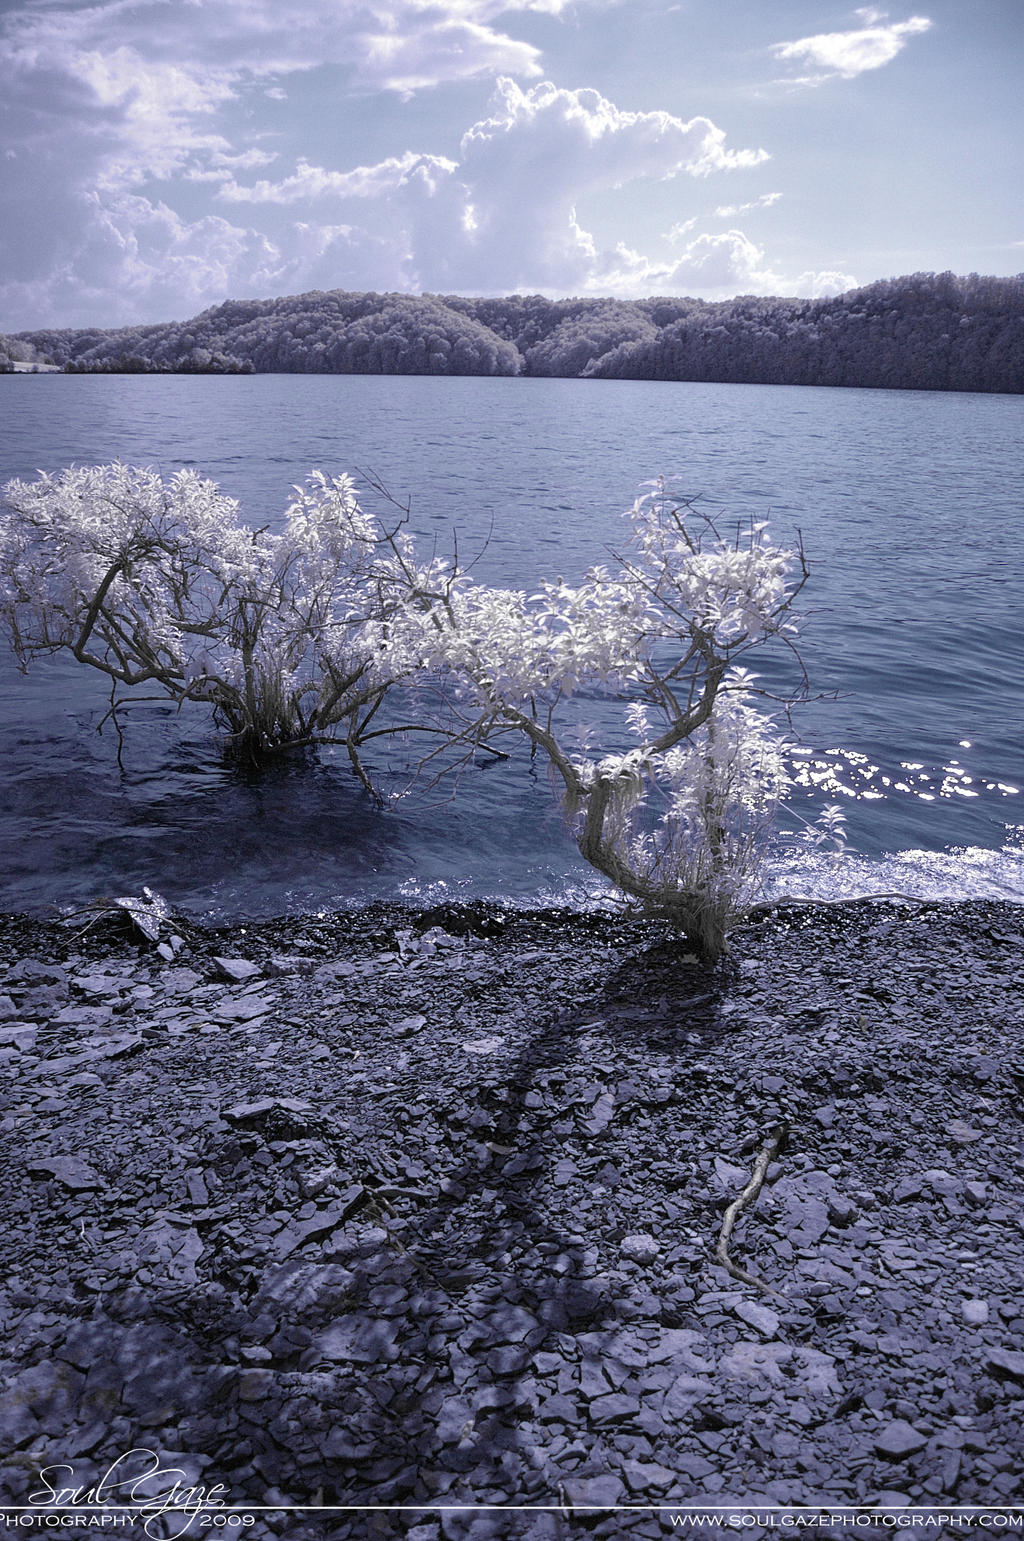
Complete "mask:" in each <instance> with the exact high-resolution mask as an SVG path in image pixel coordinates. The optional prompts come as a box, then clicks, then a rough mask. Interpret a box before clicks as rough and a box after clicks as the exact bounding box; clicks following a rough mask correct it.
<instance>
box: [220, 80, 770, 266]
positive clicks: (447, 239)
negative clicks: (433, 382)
mask: <svg viewBox="0 0 1024 1541" xmlns="http://www.w3.org/2000/svg"><path fill="white" fill-rule="evenodd" d="M767 158H768V156H767V152H766V151H765V150H762V149H756V150H749V149H732V148H730V147H728V146H727V144H726V136H725V134H724V132H723V131H722V130H721V129H720V128H718V127H717V126H716V125H715V124H714V123H712V122H711V120H710V119H709V118H704V117H695V118H691V119H690V120H689V121H684V120H683V119H681V118H678V117H675V116H674V115H673V114H671V113H668V112H624V111H622V110H621V109H620V108H618V107H617V106H616V105H615V104H614V103H613V102H610V101H609V100H608V99H607V98H606V97H604V96H602V95H601V94H600V93H599V92H597V91H594V90H589V89H586V88H584V89H580V90H574V91H570V90H564V89H560V88H558V87H557V86H554V85H552V84H551V82H549V81H545V82H543V83H542V84H540V85H537V86H534V87H533V88H532V89H529V90H524V89H523V88H521V87H520V86H519V85H517V84H516V82H515V81H513V80H510V79H508V78H504V79H502V80H500V81H499V82H498V85H497V88H496V92H495V97H494V101H493V107H492V113H491V116H489V117H487V118H484V119H482V120H480V121H479V122H477V123H474V124H473V125H472V126H471V127H470V128H469V129H467V131H466V132H465V134H464V135H463V136H462V141H461V145H460V150H459V160H458V162H455V161H452V160H448V159H446V158H444V157H441V156H431V155H421V154H416V153H415V152H413V151H408V152H406V154H404V155H402V156H396V157H391V158H389V159H387V160H385V161H381V162H379V163H378V164H376V165H373V166H359V167H356V168H354V169H353V170H351V171H330V170H327V169H325V168H323V167H317V166H313V165H310V164H309V163H308V162H305V161H303V162H300V163H299V165H298V167H297V169H296V171H295V172H294V173H293V174H292V175H291V176H288V177H284V178H282V179H281V180H280V181H276V182H273V181H270V180H267V179H261V180H260V181H258V182H255V183H252V184H251V185H249V186H245V185H243V184H240V183H238V182H237V181H234V180H232V181H230V182H225V183H224V185H223V187H222V188H221V189H220V193H219V196H220V198H221V199H223V200H226V201H230V202H233V203H243V202H248V203H279V204H294V203H299V202H305V203H306V204H308V205H310V206H315V205H316V204H317V203H326V204H327V205H328V206H329V207H336V206H337V205H338V204H344V203H346V202H347V201H349V200H363V201H364V202H369V203H376V204H377V205H378V208H376V209H369V210H365V209H364V210H363V211H362V212H361V213H359V214H357V215H353V216H352V217H353V218H358V219H360V220H361V221H364V222H369V225H370V228H378V227H379V226H380V225H381V224H384V223H387V224H390V227H391V229H392V233H393V236H394V238H395V241H396V244H400V245H402V246H403V247H404V249H405V251H406V252H407V254H408V260H407V279H408V283H409V284H410V285H413V286H417V287H423V288H431V289H436V288H445V287H462V288H468V289H473V290H477V291H479V290H480V289H484V290H490V291H492V292H493V291H494V290H496V289H498V290H501V289H506V290H511V289H516V288H520V287H526V288H535V289H536V288H551V289H560V290H562V291H564V290H566V289H572V288H573V287H575V286H577V285H586V283H587V282H588V281H589V279H590V277H591V275H592V272H593V270H594V267H595V263H596V262H597V253H596V248H595V245H594V241H593V238H592V236H591V235H590V234H589V232H588V231H587V230H586V229H585V228H583V226H582V225H581V223H580V219H579V217H578V213H577V209H578V205H579V204H580V203H581V201H582V200H585V199H586V198H587V197H589V196H591V195H593V194H595V193H599V192H602V191H608V190H613V189H616V188H619V187H622V186H624V185H626V184H627V183H631V182H636V181H640V180H643V179H657V180H660V181H665V180H668V179H671V178H673V177H677V176H681V175H687V176H691V177H701V178H703V177H707V176H710V175H712V174H713V173H715V172H721V171H730V170H734V169H738V168H749V167H753V166H757V165H759V164H760V163H761V162H762V161H764V160H766V159H767Z"/></svg>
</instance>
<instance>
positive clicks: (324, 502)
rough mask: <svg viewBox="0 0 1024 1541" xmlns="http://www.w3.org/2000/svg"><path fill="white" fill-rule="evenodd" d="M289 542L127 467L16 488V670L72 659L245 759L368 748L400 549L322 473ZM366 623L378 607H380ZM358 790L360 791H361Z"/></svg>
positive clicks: (199, 485) (203, 497) (398, 540)
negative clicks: (200, 710) (370, 635)
mask: <svg viewBox="0 0 1024 1541" xmlns="http://www.w3.org/2000/svg"><path fill="white" fill-rule="evenodd" d="M295 494H296V495H295V500H294V502H293V503H292V504H291V505H290V507H289V508H288V509H287V511H286V514H285V529H284V532H283V533H282V534H281V535H273V534H269V533H268V532H267V531H266V530H251V529H249V528H247V527H246V526H245V525H244V524H241V523H240V522H239V520H238V505H237V504H236V503H235V502H234V500H233V499H231V498H228V497H225V496H224V495H223V494H222V493H221V492H220V491H219V490H218V488H217V486H216V485H215V483H213V482H211V481H207V480H204V479H203V478H201V477H200V476H198V475H197V474H196V473H195V472H194V471H188V470H183V471H179V472H177V473H176V474H175V475H174V476H172V477H171V478H170V479H169V480H168V481H167V482H165V481H164V480H163V478H162V477H161V476H160V475H158V473H157V472H155V471H152V470H145V469H139V468H137V467H131V466H126V465H121V464H116V465H108V466H96V467H73V468H71V469H70V470H66V471H64V472H62V473H61V474H60V475H59V476H56V477H53V476H48V475H41V476H40V477H39V478H38V479H37V480H36V481H35V482H31V483H26V482H21V481H14V482H10V483H9V484H8V486H7V487H6V489H5V495H4V506H5V512H4V514H3V516H2V518H0V616H2V618H3V620H4V622H5V623H6V626H7V628H8V630H9V633H10V636H11V640H12V643H13V646H14V649H15V652H16V654H17V656H18V659H19V661H20V663H21V665H22V667H23V668H27V666H28V664H29V663H30V662H31V660H32V659H34V658H36V657H38V656H40V655H42V654H48V653H55V652H58V651H62V650H63V651H68V652H70V653H72V654H73V656H74V657H75V658H77V659H78V660H79V662H81V663H84V664H88V665H90V666H91V667H93V668H95V669H98V670H100V671H101V672H102V673H104V674H105V675H107V677H108V678H109V679H110V681H111V712H112V714H113V716H114V719H115V723H116V714H117V707H118V703H119V697H118V694H117V692H118V689H119V688H120V687H127V688H134V687H139V686H155V687H156V688H157V689H158V690H159V691H160V692H161V693H162V694H164V695H166V696H169V697H170V698H171V699H172V700H174V701H176V702H178V703H179V704H180V703H182V702H184V701H202V702H206V703H208V704H209V705H210V706H211V707H212V709H213V712H214V715H215V717H216V719H217V720H218V722H219V723H221V724H222V725H223V726H224V727H225V728H226V729H227V732H228V734H229V736H230V743H231V745H232V747H233V748H234V749H235V750H236V751H238V752H239V753H240V754H242V755H243V756H245V757H246V758H248V759H250V760H258V759H259V758H261V757H263V756H265V755H267V754H269V753H273V752H276V751H279V750H281V749H285V748H289V747H294V746H298V745H306V744H313V743H318V742H324V741H325V740H327V739H331V740H337V739H341V740H342V741H344V742H345V743H346V744H347V745H348V747H349V752H350V754H351V755H352V758H353V764H354V765H356V767H357V769H359V770H360V774H363V773H362V770H361V767H360V766H359V764H358V758H357V749H358V744H359V740H360V734H361V732H362V731H363V730H364V728H365V726H366V723H367V721H368V720H369V719H370V718H372V716H373V715H374V714H375V712H376V711H377V708H378V707H379V705H380V702H381V699H382V697H383V694H384V692H385V690H386V689H387V687H388V685H389V684H390V683H391V679H390V678H389V677H387V676H386V675H385V674H384V673H383V672H382V670H381V668H380V660H379V659H378V658H377V657H376V656H375V654H374V652H373V649H372V647H369V646H368V645H367V640H366V639H367V627H368V623H369V621H370V620H371V619H373V618H377V619H379V618H380V614H381V613H382V611H381V609H380V607H386V605H387V603H388V595H389V594H390V593H391V592H392V588H393V585H391V584H390V583H389V564H393V563H395V562H396V561H399V560H404V557H405V553H406V550H407V547H408V546H409V544H410V543H409V541H408V537H407V536H405V535H404V534H403V533H402V532H401V531H400V530H399V531H385V530H384V529H383V528H382V527H381V526H380V525H379V524H378V523H377V521H375V520H374V519H373V518H371V517H370V516H369V515H368V514H366V513H364V511H363V510H362V509H361V508H360V506H359V503H358V501H357V499H356V495H355V490H354V487H353V485H352V483H351V482H350V481H349V479H348V478H347V477H335V478H327V477H325V476H324V475H323V474H322V473H321V472H314V473H312V474H311V475H310V477H309V478H308V480H307V482H306V484H305V486H304V487H301V488H296V489H295ZM406 565H407V564H406ZM375 607H376V608H375ZM364 779H365V776H364Z"/></svg>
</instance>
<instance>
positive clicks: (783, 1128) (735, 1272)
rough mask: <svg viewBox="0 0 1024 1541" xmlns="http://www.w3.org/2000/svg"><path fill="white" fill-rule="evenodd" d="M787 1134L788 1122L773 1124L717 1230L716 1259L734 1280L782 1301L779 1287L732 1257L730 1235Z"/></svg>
mask: <svg viewBox="0 0 1024 1541" xmlns="http://www.w3.org/2000/svg"><path fill="white" fill-rule="evenodd" d="M788 1133H789V1125H788V1124H785V1123H782V1124H775V1125H774V1126H773V1128H772V1131H771V1137H770V1138H769V1139H768V1141H767V1142H766V1143H765V1144H764V1145H763V1146H762V1147H761V1152H760V1154H759V1156H758V1158H757V1160H756V1161H755V1163H754V1170H753V1173H752V1174H751V1178H750V1181H749V1182H748V1183H747V1186H746V1187H745V1188H744V1190H743V1192H742V1193H741V1194H740V1196H739V1198H738V1199H734V1200H733V1202H732V1203H731V1204H730V1205H729V1208H728V1209H727V1210H726V1211H725V1214H724V1216H723V1218H722V1229H721V1230H720V1231H719V1233H718V1244H717V1246H716V1247H715V1261H716V1262H718V1263H721V1265H722V1267H723V1268H724V1269H725V1271H726V1273H728V1274H731V1275H732V1277H733V1278H734V1279H740V1280H741V1281H742V1282H743V1283H744V1284H751V1285H753V1287H754V1288H755V1289H758V1290H763V1291H764V1293H765V1294H766V1295H772V1296H774V1297H775V1299H776V1300H783V1299H785V1296H783V1295H780V1294H779V1292H778V1290H776V1289H773V1288H772V1286H771V1285H770V1284H766V1283H765V1281H764V1280H763V1279H759V1278H757V1276H756V1275H755V1274H752V1273H748V1272H747V1270H746V1269H745V1268H741V1267H740V1265H739V1264H738V1263H734V1262H733V1260H732V1258H731V1257H730V1256H729V1238H730V1237H731V1235H732V1232H733V1227H734V1226H735V1224H736V1221H737V1220H738V1219H739V1217H740V1215H741V1214H742V1213H743V1211H744V1210H745V1209H746V1208H747V1207H748V1206H749V1205H750V1204H752V1203H753V1202H754V1200H755V1199H756V1198H757V1195H758V1194H759V1193H760V1191H761V1189H762V1187H763V1186H764V1179H765V1173H766V1172H767V1171H768V1168H769V1166H770V1165H771V1163H772V1161H773V1160H774V1159H775V1157H776V1156H777V1155H778V1153H779V1151H780V1150H781V1148H782V1143H783V1141H784V1140H785V1138H786V1135H787V1134H788Z"/></svg>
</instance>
